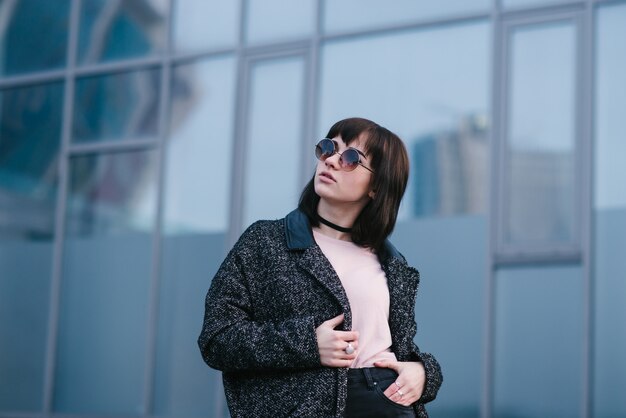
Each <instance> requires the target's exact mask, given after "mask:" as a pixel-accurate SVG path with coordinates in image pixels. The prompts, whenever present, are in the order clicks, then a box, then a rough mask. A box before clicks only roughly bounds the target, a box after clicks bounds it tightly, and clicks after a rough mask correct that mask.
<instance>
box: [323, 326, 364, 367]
mask: <svg viewBox="0 0 626 418" xmlns="http://www.w3.org/2000/svg"><path fill="white" fill-rule="evenodd" d="M342 322H343V314H341V315H338V316H336V317H334V318H331V319H329V320H328V321H324V322H322V323H321V324H320V326H319V327H317V328H316V329H315V334H316V335H317V347H318V350H319V352H320V359H321V360H322V365H323V366H328V367H350V365H351V364H352V361H353V360H354V359H355V358H356V355H357V350H358V348H359V343H358V338H359V333H358V332H357V331H337V330H335V328H336V327H337V326H339V325H340V324H341V323H342ZM348 343H350V344H351V345H352V347H353V348H354V352H353V353H352V354H347V353H346V347H348Z"/></svg>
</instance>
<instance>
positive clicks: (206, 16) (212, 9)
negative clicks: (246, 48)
mask: <svg viewBox="0 0 626 418" xmlns="http://www.w3.org/2000/svg"><path fill="white" fill-rule="evenodd" d="M241 3H242V2H241V1H223V0H201V1H198V0H176V1H175V2H174V4H173V8H174V11H173V16H172V20H173V25H174V34H173V35H174V36H173V39H174V48H175V49H176V51H178V52H186V51H197V50H202V49H217V48H220V47H232V46H233V45H235V44H237V42H238V40H239V39H238V37H239V14H240V5H241Z"/></svg>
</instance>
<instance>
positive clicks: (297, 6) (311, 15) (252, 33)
mask: <svg viewBox="0 0 626 418" xmlns="http://www.w3.org/2000/svg"><path fill="white" fill-rule="evenodd" d="M248 7H249V8H248V13H247V22H246V25H247V31H246V34H247V39H246V40H247V41H248V42H268V41H287V40H290V39H293V38H303V37H307V36H311V35H312V33H313V31H314V30H315V26H314V24H315V16H316V14H317V10H316V2H315V1H314V0H300V1H292V0H249V1H248ZM277 16H280V17H279V18H277Z"/></svg>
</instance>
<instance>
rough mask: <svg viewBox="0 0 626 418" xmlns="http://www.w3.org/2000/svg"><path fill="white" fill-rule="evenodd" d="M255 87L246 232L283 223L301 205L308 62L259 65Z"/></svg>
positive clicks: (298, 59)
mask: <svg viewBox="0 0 626 418" xmlns="http://www.w3.org/2000/svg"><path fill="white" fill-rule="evenodd" d="M250 84H251V85H252V88H251V90H250V98H249V100H248V101H249V103H250V104H249V119H248V123H247V138H246V144H247V149H246V163H245V170H246V174H245V185H246V187H245V195H244V207H245V210H244V226H247V225H249V224H251V223H252V222H254V221H256V220H258V219H277V218H281V217H283V216H284V215H286V214H287V213H288V212H290V211H291V210H293V209H295V207H296V206H297V204H298V197H299V195H300V191H301V190H300V189H301V187H302V186H303V185H302V184H301V182H300V160H301V159H300V156H301V154H300V149H301V146H300V144H301V143H302V104H303V103H304V61H303V59H302V58H301V57H294V58H283V59H277V60H271V61H262V62H258V63H256V64H254V65H253V67H252V69H251V81H250ZM311 149H313V148H311Z"/></svg>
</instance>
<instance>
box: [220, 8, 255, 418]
mask: <svg viewBox="0 0 626 418" xmlns="http://www.w3.org/2000/svg"><path fill="white" fill-rule="evenodd" d="M240 2H241V3H240V4H241V7H240V15H239V42H238V44H237V84H236V92H235V117H234V119H235V126H234V129H233V137H234V141H233V153H232V164H231V181H232V185H231V196H230V219H229V227H228V234H227V237H226V247H227V248H230V247H232V246H233V245H234V244H235V242H236V241H237V238H238V237H239V234H240V230H241V224H242V219H243V208H242V206H243V200H244V199H243V193H244V190H245V184H244V182H245V144H244V142H245V138H246V121H247V113H248V109H247V103H246V99H247V97H248V70H249V68H248V59H247V57H246V54H245V48H244V42H245V37H246V20H247V8H248V4H247V3H248V2H247V1H246V0H240ZM216 412H219V411H216ZM218 416H221V412H220V414H219V415H218Z"/></svg>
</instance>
